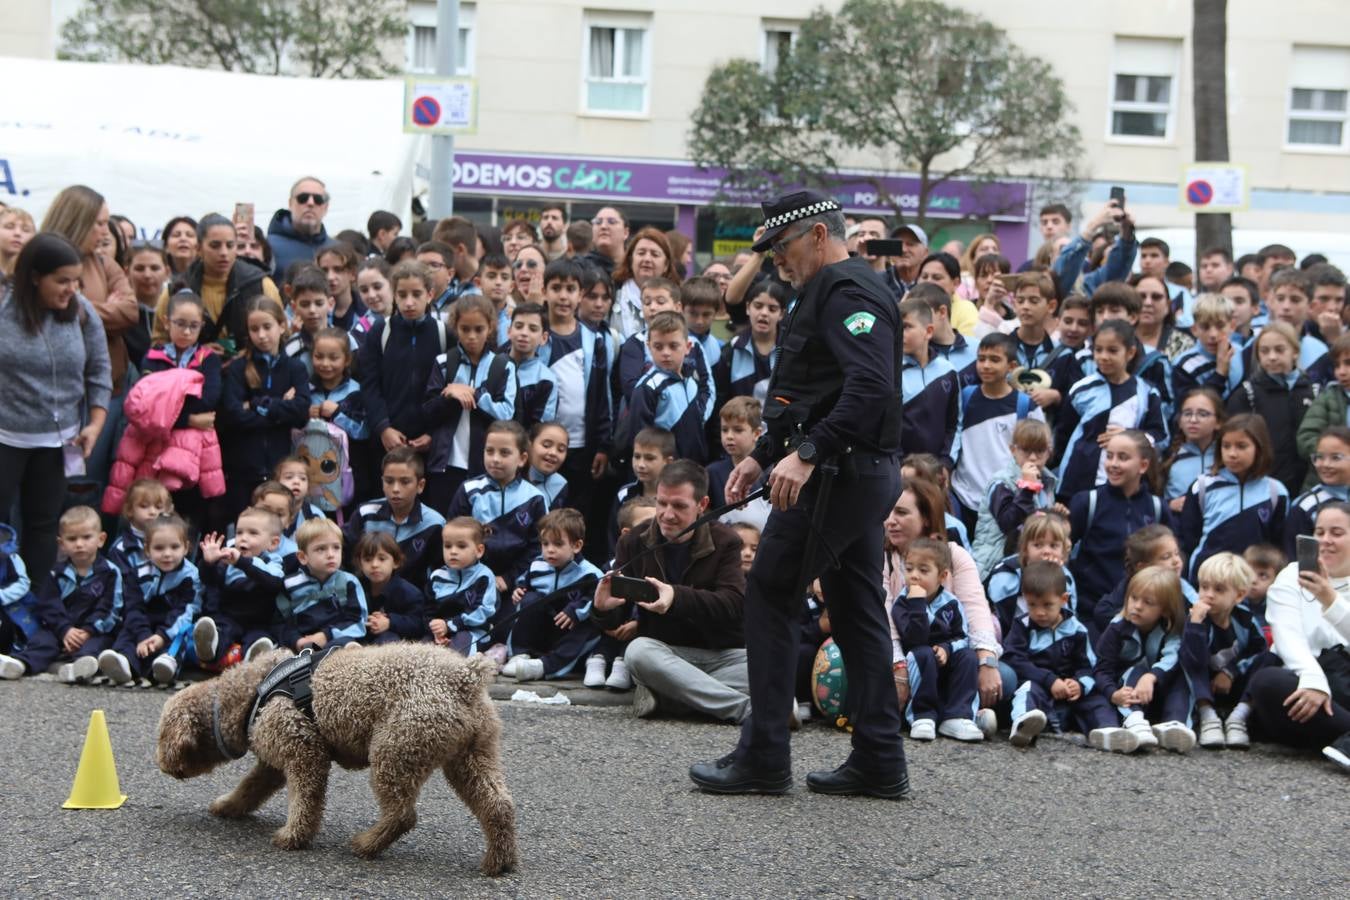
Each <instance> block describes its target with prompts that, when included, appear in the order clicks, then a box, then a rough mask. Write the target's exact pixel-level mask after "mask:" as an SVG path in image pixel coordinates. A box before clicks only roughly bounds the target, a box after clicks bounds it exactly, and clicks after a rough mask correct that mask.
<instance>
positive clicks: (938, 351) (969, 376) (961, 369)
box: [928, 331, 980, 387]
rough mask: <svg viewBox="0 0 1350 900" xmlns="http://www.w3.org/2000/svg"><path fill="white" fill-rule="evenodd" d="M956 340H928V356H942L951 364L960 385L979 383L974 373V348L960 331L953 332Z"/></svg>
mask: <svg viewBox="0 0 1350 900" xmlns="http://www.w3.org/2000/svg"><path fill="white" fill-rule="evenodd" d="M955 335H956V340H954V341H952V342H951V343H950V344H935V343H933V342H932V341H929V342H928V358H929V359H933V358H934V357H938V356H940V357H942V358H943V359H945V360H946V361H947V362H949V363H951V364H952V368H953V369H954V370H956V377H957V378H958V379H959V380H960V382H961V387H968V386H970V385H973V384H979V382H980V378H979V376H978V375H976V374H975V357H976V356H978V355H979V354H977V353H976V352H975V348H974V347H972V346H971V344H970V342H969V341H967V340H966V336H965V335H963V334H962V333H961V332H959V331H958V332H955Z"/></svg>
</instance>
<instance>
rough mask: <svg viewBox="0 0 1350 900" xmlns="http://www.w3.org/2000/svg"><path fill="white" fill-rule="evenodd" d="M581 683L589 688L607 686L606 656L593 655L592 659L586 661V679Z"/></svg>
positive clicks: (601, 654) (600, 654)
mask: <svg viewBox="0 0 1350 900" xmlns="http://www.w3.org/2000/svg"><path fill="white" fill-rule="evenodd" d="M581 683H582V684H584V685H586V687H588V688H602V687H604V686H605V654H603V653H592V654H591V657H590V659H588V660H586V677H585V678H583V679H581Z"/></svg>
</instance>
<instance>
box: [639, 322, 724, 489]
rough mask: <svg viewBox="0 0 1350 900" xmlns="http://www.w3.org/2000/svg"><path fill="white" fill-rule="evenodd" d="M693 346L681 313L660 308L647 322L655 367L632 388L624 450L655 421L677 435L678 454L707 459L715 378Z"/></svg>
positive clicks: (695, 459) (660, 426) (696, 460)
mask: <svg viewBox="0 0 1350 900" xmlns="http://www.w3.org/2000/svg"><path fill="white" fill-rule="evenodd" d="M689 347H690V344H689V327H688V325H687V324H686V323H685V321H684V317H683V316H682V315H680V314H679V313H675V312H660V313H657V314H656V315H654V316H653V317H652V319H651V321H650V322H648V323H647V348H648V350H649V351H650V352H651V355H652V367H651V368H650V369H648V370H647V371H646V373H644V374H643V376H642V377H641V378H639V379H638V381H637V384H636V385H634V387H633V397H632V400H631V402H630V404H629V407H628V412H627V414H626V415H625V416H624V419H623V426H622V433H623V434H624V435H625V436H627V437H626V440H624V441H623V442H622V443H623V444H624V446H622V447H621V450H622V451H631V449H632V447H631V442H632V437H633V436H636V435H637V433H638V432H639V431H641V430H642V429H644V428H648V427H650V426H653V425H654V426H656V427H657V428H664V429H666V430H667V431H669V432H670V433H671V434H673V435H675V446H676V455H677V456H678V457H680V458H683V459H692V460H694V461H695V462H698V463H703V462H706V461H707V459H708V446H707V432H706V428H707V422H708V418H709V417H710V416H711V414H712V408H713V404H714V403H715V402H716V397H714V396H713V386H712V379H711V378H710V377H709V376H708V373H707V371H705V370H704V369H703V367H702V366H701V365H700V364H699V361H698V360H696V359H694V358H693V356H692V355H691V354H690V350H689ZM615 440H616V444H619V443H620V440H619V438H617V437H616V439H615Z"/></svg>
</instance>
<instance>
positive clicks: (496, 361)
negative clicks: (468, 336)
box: [441, 344, 506, 387]
mask: <svg viewBox="0 0 1350 900" xmlns="http://www.w3.org/2000/svg"><path fill="white" fill-rule="evenodd" d="M441 349H442V350H444V349H445V345H444V344H442V345H441ZM488 352H489V353H491V354H492V362H490V363H488V374H487V378H486V379H485V380H484V381H483V386H484V387H488V386H494V387H495V386H496V385H498V384H504V383H505V382H504V381H503V379H505V378H506V354H505V353H497V352H495V351H493V350H489V351H488ZM463 361H464V359H463V355H462V354H461V352H460V349H459V345H458V344H456V345H455V346H453V347H451V348H450V350H449V352H447V353H445V362H444V363H442V365H443V366H444V367H445V368H444V369H443V370H442V371H443V373H444V375H445V383H446V384H450V382H451V380H452V378H451V376H452V375H453V373H455V372H458V371H459V364H460V363H461V362H463Z"/></svg>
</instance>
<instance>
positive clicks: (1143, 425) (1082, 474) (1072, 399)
mask: <svg viewBox="0 0 1350 900" xmlns="http://www.w3.org/2000/svg"><path fill="white" fill-rule="evenodd" d="M1109 425H1119V426H1120V427H1122V428H1137V429H1139V430H1140V431H1143V432H1144V433H1145V434H1147V435H1148V436H1149V438H1150V439H1151V440H1152V441H1153V445H1154V446H1155V447H1156V446H1161V445H1163V444H1165V443H1166V441H1167V425H1166V422H1165V420H1164V419H1163V410H1162V401H1161V400H1160V399H1159V397H1158V392H1157V391H1156V390H1155V389H1154V388H1153V386H1152V385H1150V384H1149V383H1148V382H1146V381H1144V380H1142V379H1140V378H1136V377H1135V376H1133V375H1131V376H1130V377H1128V378H1126V379H1125V380H1124V381H1123V382H1121V383H1120V384H1112V383H1111V382H1109V381H1107V380H1106V379H1105V378H1103V377H1102V376H1101V375H1100V374H1093V375H1089V376H1087V377H1086V378H1084V379H1083V380H1081V381H1079V382H1078V383H1077V384H1075V385H1074V386H1073V387H1072V388H1070V389H1069V395H1068V397H1067V398H1066V399H1065V402H1064V403H1062V404H1060V410H1059V415H1058V416H1057V417H1056V421H1055V446H1056V447H1062V448H1063V452H1062V455H1061V458H1060V465H1059V469H1058V471H1057V473H1056V474H1058V475H1059V496H1060V498H1061V500H1063V499H1066V498H1069V497H1072V496H1073V495H1074V494H1076V493H1078V492H1079V491H1085V490H1088V489H1089V488H1091V487H1093V486H1095V485H1099V484H1102V483H1103V482H1105V481H1106V472H1105V468H1104V464H1103V461H1102V448H1101V447H1099V446H1097V437H1098V436H1099V435H1101V434H1102V433H1103V432H1105V431H1106V428H1107V426H1109Z"/></svg>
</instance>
